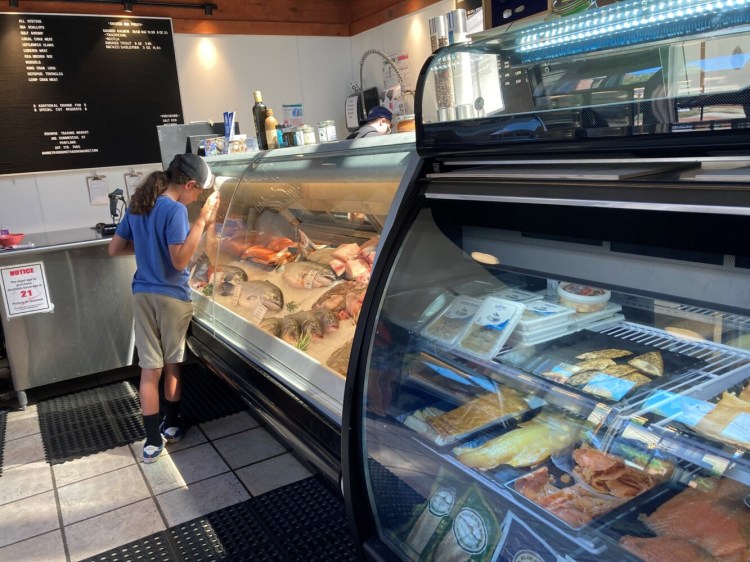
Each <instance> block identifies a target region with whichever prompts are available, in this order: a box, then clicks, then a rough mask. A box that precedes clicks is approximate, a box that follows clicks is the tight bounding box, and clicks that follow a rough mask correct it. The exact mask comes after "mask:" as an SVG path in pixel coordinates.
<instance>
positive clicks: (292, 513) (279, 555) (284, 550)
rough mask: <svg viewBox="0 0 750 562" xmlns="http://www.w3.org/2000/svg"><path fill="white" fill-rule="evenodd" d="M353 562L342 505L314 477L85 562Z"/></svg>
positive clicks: (333, 494) (352, 546) (353, 555)
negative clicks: (135, 561)
mask: <svg viewBox="0 0 750 562" xmlns="http://www.w3.org/2000/svg"><path fill="white" fill-rule="evenodd" d="M125 560H138V561H141V560H143V561H155V562H161V561H163V560H170V561H172V562H204V561H209V560H216V561H219V560H220V561H232V562H240V561H242V562H349V561H352V562H357V561H358V560H359V559H358V558H357V555H356V550H355V547H354V542H353V540H352V538H351V535H350V533H349V530H348V527H347V523H346V517H345V510H344V504H343V501H342V500H341V499H340V498H339V497H338V496H336V495H335V493H334V492H333V491H331V490H330V488H328V487H327V486H325V485H324V484H323V483H321V482H320V481H319V480H318V479H317V477H311V478H307V479H305V480H302V481H300V482H295V483H294V484H289V485H288V486H284V487H283V488H278V489H276V490H273V491H271V492H268V493H266V494H263V495H261V496H258V497H256V498H251V499H249V500H247V501H245V502H242V503H239V504H236V505H233V506H230V507H226V508H224V509H220V510H218V511H214V512H213V513H210V514H208V515H205V516H203V517H199V518H197V519H193V520H192V521H188V522H187V523H183V524H181V525H176V526H174V527H171V528H169V529H167V530H166V531H163V532H161V533H156V534H154V535H151V536H149V537H146V538H144V539H141V540H138V541H134V542H132V543H129V544H126V545H124V546H121V547H118V548H114V549H112V550H110V551H107V552H103V553H101V554H99V555H97V556H94V557H92V558H88V559H87V560H85V561H84V562H104V561H106V562H121V561H123V562H124V561H125Z"/></svg>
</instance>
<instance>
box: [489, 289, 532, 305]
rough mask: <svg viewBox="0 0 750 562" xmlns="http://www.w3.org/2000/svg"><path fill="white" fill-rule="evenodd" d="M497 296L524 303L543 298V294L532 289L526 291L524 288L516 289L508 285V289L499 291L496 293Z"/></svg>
mask: <svg viewBox="0 0 750 562" xmlns="http://www.w3.org/2000/svg"><path fill="white" fill-rule="evenodd" d="M495 296H496V297H500V298H501V299H508V300H509V301H515V302H522V303H529V302H532V301H539V300H542V298H543V295H540V294H539V293H532V292H531V291H524V290H523V289H516V288H513V287H508V288H507V289H503V290H502V291H498V292H497V293H495Z"/></svg>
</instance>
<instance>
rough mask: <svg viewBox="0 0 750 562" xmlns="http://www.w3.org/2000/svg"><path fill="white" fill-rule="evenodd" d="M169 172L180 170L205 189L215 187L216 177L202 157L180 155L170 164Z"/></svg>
mask: <svg viewBox="0 0 750 562" xmlns="http://www.w3.org/2000/svg"><path fill="white" fill-rule="evenodd" d="M169 170H179V171H180V172H182V173H183V174H185V175H186V176H187V177H189V178H190V179H193V180H195V182H196V183H197V184H198V185H199V186H201V187H202V188H203V189H211V188H212V187H213V186H214V175H213V174H212V173H211V169H210V168H209V167H208V164H206V161H205V160H203V158H201V157H200V156H198V155H196V154H190V153H188V154H178V155H177V156H175V157H174V158H173V159H172V162H170V164H169Z"/></svg>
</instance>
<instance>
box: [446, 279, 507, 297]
mask: <svg viewBox="0 0 750 562" xmlns="http://www.w3.org/2000/svg"><path fill="white" fill-rule="evenodd" d="M507 288H508V285H506V284H505V283H503V282H502V281H500V280H499V279H494V278H492V279H491V280H489V281H479V280H472V281H466V282H464V283H461V284H460V285H458V286H456V287H453V288H452V290H453V291H455V292H456V293H458V294H459V295H465V296H467V297H476V298H480V299H482V298H484V297H486V296H489V295H492V294H494V293H496V292H498V291H502V290H503V289H507Z"/></svg>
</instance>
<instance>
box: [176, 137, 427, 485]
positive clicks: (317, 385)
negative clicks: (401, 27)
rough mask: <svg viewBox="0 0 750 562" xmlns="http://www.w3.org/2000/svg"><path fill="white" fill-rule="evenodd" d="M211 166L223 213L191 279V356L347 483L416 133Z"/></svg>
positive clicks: (220, 160) (206, 240)
mask: <svg viewBox="0 0 750 562" xmlns="http://www.w3.org/2000/svg"><path fill="white" fill-rule="evenodd" d="M207 161H208V163H209V165H210V167H211V169H212V171H213V172H214V174H215V175H216V177H217V180H216V185H217V189H219V191H220V198H221V202H220V208H219V217H218V220H217V222H216V224H215V225H213V226H211V227H209V228H208V229H207V230H206V233H205V235H204V238H203V239H202V241H201V243H200V246H199V248H198V250H197V252H196V253H195V255H194V258H193V262H192V263H191V264H190V266H189V267H190V279H189V285H190V287H191V290H192V301H193V308H194V314H193V323H192V326H191V333H190V336H189V338H188V344H189V346H190V348H191V350H192V351H193V352H194V353H195V354H196V355H197V356H198V357H199V358H200V359H201V360H203V361H204V362H205V363H206V364H207V365H208V366H209V367H210V368H211V369H212V370H213V371H214V372H216V373H217V374H219V375H220V376H222V377H224V378H225V379H226V380H227V381H228V382H229V383H230V384H231V385H233V386H234V387H235V388H236V389H237V390H238V392H239V393H240V395H241V396H242V397H244V398H245V399H246V400H247V401H248V402H250V403H251V404H252V405H253V406H255V410H256V413H258V414H259V415H260V416H262V417H264V418H265V421H267V422H268V424H269V425H270V426H271V427H273V428H274V429H275V430H276V431H277V432H279V433H280V434H281V435H282V437H284V438H285V439H286V440H287V441H289V442H290V443H291V444H292V445H293V446H294V447H295V449H297V450H298V452H299V453H300V454H301V455H303V456H305V457H306V458H307V459H308V460H309V461H310V462H312V463H313V464H315V465H317V466H318V467H319V468H320V469H321V470H322V471H323V472H324V474H326V475H327V476H329V477H331V478H332V479H334V480H335V481H338V479H339V472H340V433H341V415H342V408H343V397H344V382H345V378H346V374H347V367H348V360H349V353H350V350H351V342H352V339H353V337H354V330H355V326H356V324H357V322H358V319H359V317H360V309H361V306H362V299H363V296H364V293H365V291H366V290H367V287H368V283H369V277H370V272H371V269H372V265H373V263H374V262H375V260H376V256H377V254H378V250H379V247H380V238H381V236H382V234H383V232H384V231H386V230H387V228H388V225H389V221H390V220H391V219H389V214H390V213H391V208H392V207H393V206H394V205H397V204H398V203H397V201H398V199H399V198H400V197H401V195H402V194H401V191H400V187H402V178H403V177H404V176H405V175H407V174H411V173H413V170H414V168H415V166H416V164H417V162H418V158H417V156H416V152H415V150H414V134H413V133H411V134H400V135H392V136H390V137H379V138H375V139H363V140H357V141H345V142H338V143H326V144H321V145H315V146H308V147H297V148H289V149H280V150H273V151H267V152H260V153H254V154H250V155H233V156H228V157H216V158H208V159H207ZM405 185H407V184H404V186H405ZM197 210H198V209H195V210H193V212H196V211H197Z"/></svg>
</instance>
